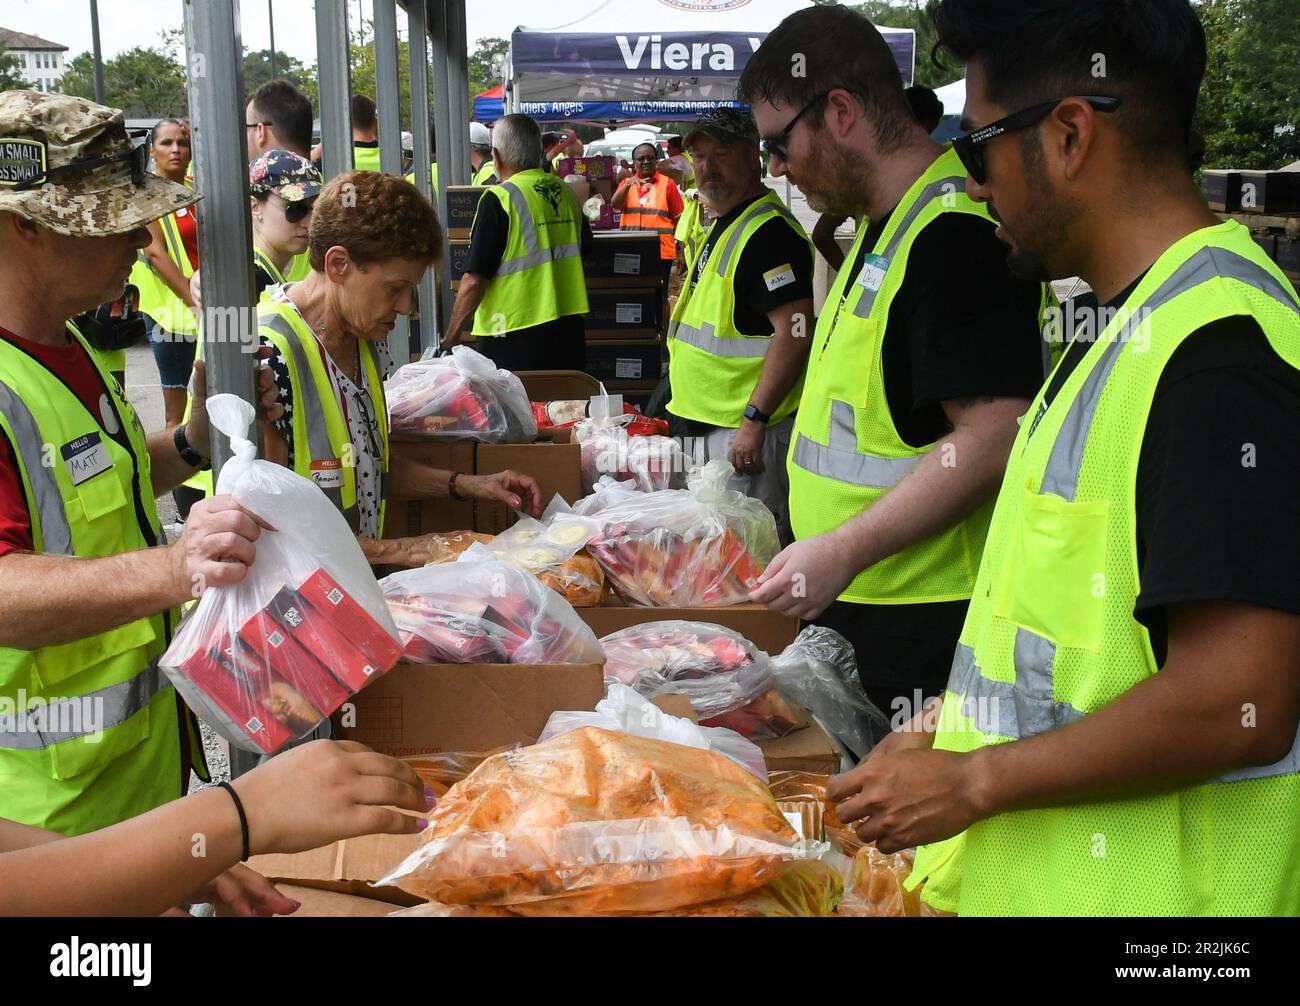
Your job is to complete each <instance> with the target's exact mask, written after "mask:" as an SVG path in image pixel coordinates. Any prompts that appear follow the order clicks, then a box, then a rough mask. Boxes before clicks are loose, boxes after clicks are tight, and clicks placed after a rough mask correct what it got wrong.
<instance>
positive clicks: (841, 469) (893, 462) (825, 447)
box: [793, 401, 921, 489]
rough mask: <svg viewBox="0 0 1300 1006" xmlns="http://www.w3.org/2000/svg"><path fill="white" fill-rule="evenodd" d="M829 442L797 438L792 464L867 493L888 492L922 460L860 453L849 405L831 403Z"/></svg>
mask: <svg viewBox="0 0 1300 1006" xmlns="http://www.w3.org/2000/svg"><path fill="white" fill-rule="evenodd" d="M830 441H831V442H830V443H829V444H819V443H817V441H815V440H812V439H810V438H808V437H806V436H804V435H803V434H802V433H801V434H799V438H798V440H797V441H796V442H795V445H794V455H793V457H794V463H795V464H797V465H798V466H799V467H800V468H803V469H805V470H806V471H810V472H816V473H817V474H818V475H824V476H826V477H827V478H831V479H835V481H837V482H847V483H849V484H850V485H855V486H865V487H867V488H868V489H888V488H890V487H891V486H893V485H896V484H897V483H898V482H899V481H901V480H902V478H903V476H904V475H906V474H907V473H908V472H910V471H911V470H912V469H913V468H915V467H916V466H917V464H918V463H919V462H920V460H921V458H920V457H919V456H917V457H908V458H886V457H881V456H879V455H875V454H863V453H862V452H861V451H859V450H858V431H857V424H856V423H855V421H854V415H853V406H852V405H850V404H849V403H848V402H839V401H832V402H831V436H830Z"/></svg>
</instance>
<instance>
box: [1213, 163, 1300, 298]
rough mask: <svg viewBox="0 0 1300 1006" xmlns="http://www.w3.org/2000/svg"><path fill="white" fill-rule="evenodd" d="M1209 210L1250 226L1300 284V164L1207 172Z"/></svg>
mask: <svg viewBox="0 0 1300 1006" xmlns="http://www.w3.org/2000/svg"><path fill="white" fill-rule="evenodd" d="M1201 188H1202V190H1203V191H1204V193H1205V199H1206V202H1208V203H1209V205H1210V209H1212V210H1215V211H1216V212H1217V213H1219V215H1220V216H1223V217H1231V218H1232V219H1234V220H1238V221H1240V222H1241V223H1243V224H1245V225H1246V226H1247V227H1249V228H1250V230H1251V233H1252V234H1253V235H1254V237H1255V241H1256V242H1257V243H1258V244H1259V246H1260V247H1261V248H1263V249H1264V251H1265V253H1266V254H1267V255H1268V257H1269V258H1271V259H1272V260H1273V261H1274V262H1276V263H1277V264H1278V267H1279V268H1280V269H1281V270H1282V271H1283V272H1285V273H1286V274H1287V276H1288V277H1290V279H1291V280H1292V281H1293V282H1297V283H1300V166H1297V165H1292V166H1291V167H1290V168H1288V169H1286V170H1284V171H1244V170H1243V171H1204V172H1202V173H1201Z"/></svg>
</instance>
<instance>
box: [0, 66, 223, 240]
mask: <svg viewBox="0 0 1300 1006" xmlns="http://www.w3.org/2000/svg"><path fill="white" fill-rule="evenodd" d="M147 157H148V151H147V149H146V148H145V147H144V146H143V145H141V146H139V147H133V145H132V142H131V137H130V136H128V135H127V131H126V123H125V120H124V119H123V118H122V113H121V111H119V110H118V109H116V108H106V107H105V106H103V105H97V104H95V103H94V102H93V101H87V100H86V99H85V98H75V97H72V96H71V95H66V94H45V93H43V92H41V91H3V92H0V212H8V213H16V214H18V215H19V216H21V217H26V218H27V219H28V220H32V221H35V222H36V223H38V224H40V225H41V226H43V227H48V228H49V229H50V230H52V231H55V232H57V233H59V234H67V235H69V236H71V237H85V238H92V237H105V236H107V235H110V234H125V233H127V232H129V231H133V230H135V229H136V228H137V227H140V226H143V225H144V224H147V223H149V222H150V221H151V220H157V219H158V218H159V217H164V216H166V215H167V214H168V213H171V212H172V211H173V210H177V209H180V208H181V207H182V206H190V205H192V204H194V203H196V202H198V200H199V195H198V193H196V192H194V191H192V190H191V189H188V188H186V187H185V186H184V185H178V184H176V183H175V182H170V181H168V180H167V179H165V178H162V177H160V176H158V175H153V174H150V173H149V172H147V171H146V170H145V162H146V159H147Z"/></svg>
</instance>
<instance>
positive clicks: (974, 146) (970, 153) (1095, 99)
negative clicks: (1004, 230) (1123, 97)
mask: <svg viewBox="0 0 1300 1006" xmlns="http://www.w3.org/2000/svg"><path fill="white" fill-rule="evenodd" d="M1079 97H1080V98H1081V99H1082V100H1083V101H1086V102H1087V103H1088V104H1089V105H1091V106H1092V107H1093V108H1095V109H1096V110H1097V111H1099V112H1113V111H1115V109H1117V108H1119V105H1120V99H1119V98H1110V97H1103V96H1100V95H1079ZM1065 100H1066V99H1065V98H1057V99H1055V100H1054V101H1045V102H1043V103H1042V104H1041V105H1034V106H1032V107H1030V108H1025V109H1021V110H1020V111H1019V112H1012V113H1011V114H1010V115H1008V116H1006V117H1005V118H1003V119H998V121H997V122H990V123H989V124H988V125H987V126H984V127H982V128H981V129H976V130H973V131H971V132H969V133H963V134H962V135H961V136H958V137H955V138H954V139H953V141H952V148H953V150H955V151H956V152H957V156H958V157H959V158H961V163H962V165H963V166H964V167H965V168H966V170H967V172H969V173H970V176H971V178H973V179H975V183H976V184H977V185H983V184H984V183H985V181H986V180H987V177H988V171H987V167H986V165H985V163H984V151H983V150H981V149H980V148H981V147H982V146H983V145H984V144H986V143H988V142H989V140H992V139H993V138H995V137H998V136H1001V135H1002V134H1003V133H1011V132H1014V131H1015V130H1017V129H1027V128H1029V127H1030V126H1032V125H1034V124H1035V123H1037V122H1041V121H1042V120H1043V119H1045V118H1046V117H1047V116H1048V114H1049V113H1051V112H1052V111H1053V110H1054V109H1055V108H1056V107H1057V106H1058V105H1060V104H1061V102H1063V101H1065Z"/></svg>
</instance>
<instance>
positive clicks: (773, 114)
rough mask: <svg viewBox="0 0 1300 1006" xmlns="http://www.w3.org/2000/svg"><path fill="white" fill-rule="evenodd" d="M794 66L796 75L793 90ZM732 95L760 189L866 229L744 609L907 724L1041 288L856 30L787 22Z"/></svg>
mask: <svg viewBox="0 0 1300 1006" xmlns="http://www.w3.org/2000/svg"><path fill="white" fill-rule="evenodd" d="M803 53H807V54H808V75H807V76H806V77H804V76H792V75H791V73H790V67H791V65H792V61H797V59H798V57H799V55H800V54H803ZM741 83H742V85H744V86H745V87H746V88H747V90H746V91H745V92H744V93H745V97H744V98H742V99H741V100H745V101H749V100H750V99H751V98H752V99H753V100H752V101H750V104H751V105H752V106H753V108H754V114H755V117H756V118H757V120H758V125H759V130H760V132H761V134H762V135H763V137H765V142H766V147H767V150H768V153H769V155H770V157H771V164H770V168H771V171H772V173H773V175H776V176H780V175H786V176H787V177H788V178H789V179H790V180H791V181H792V182H794V183H795V184H796V185H797V186H799V189H800V190H801V191H802V192H803V193H804V194H805V195H806V196H807V198H808V205H809V207H810V208H811V209H813V210H815V211H818V212H820V211H823V210H825V209H826V208H828V207H836V208H840V209H843V208H848V209H849V210H850V211H851V212H852V213H854V214H855V215H859V216H865V217H866V219H867V220H868V221H870V224H869V226H864V227H863V228H861V230H860V231H859V232H858V235H857V240H856V241H855V243H854V246H853V248H852V250H851V251H850V253H849V255H848V257H847V259H846V261H845V264H844V267H843V268H842V269H841V270H840V272H839V274H838V276H837V277H836V279H835V283H834V284H833V285H832V287H831V289H830V292H829V294H828V296H827V298H826V303H825V304H824V305H823V307H822V309H821V314H820V317H819V318H818V320H817V326H816V328H815V330H814V331H813V333H812V337H811V342H812V348H811V351H810V355H809V358H808V370H807V374H806V375H805V377H804V385H803V396H802V398H801V400H800V403H799V409H798V413H797V418H796V420H795V429H794V432H793V436H792V440H791V446H790V454H789V459H788V462H787V468H788V471H789V477H790V521H791V524H792V526H793V529H794V536H795V538H796V539H797V540H796V541H795V543H794V544H793V545H791V546H789V547H788V548H786V549H785V550H784V551H783V552H782V553H781V554H780V555H778V556H777V557H776V559H775V560H773V562H772V563H771V565H770V566H769V567H768V568H767V570H766V571H765V572H764V574H763V581H764V582H763V583H762V585H761V586H760V588H759V589H758V590H757V591H756V592H755V593H754V595H753V596H754V599H755V600H758V601H761V602H763V603H766V604H769V605H770V606H771V607H773V608H774V609H776V610H778V611H781V612H784V613H787V614H793V615H798V616H799V617H801V618H806V619H815V620H816V621H817V623H818V624H821V625H825V626H827V627H829V628H832V629H834V630H836V631H837V632H840V633H841V634H843V635H844V636H846V637H847V638H848V639H849V641H850V642H852V643H853V645H854V649H855V651H856V653H857V658H858V670H859V676H860V677H861V680H862V683H863V685H864V686H865V688H866V693H867V695H868V697H870V698H871V699H872V701H873V702H875V703H876V705H877V706H879V707H880V709H881V710H882V711H883V712H884V713H885V714H886V715H893V716H900V717H902V719H904V720H905V719H906V718H907V717H908V716H909V715H910V713H908V710H909V709H912V708H914V707H916V706H919V705H920V704H921V703H920V701H918V696H919V699H920V700H924V699H926V698H932V697H934V696H937V695H939V694H940V693H941V692H942V691H943V687H944V684H945V682H946V681H947V677H948V669H949V667H950V666H951V663H952V651H953V648H954V647H955V646H956V643H957V634H958V633H959V632H960V630H961V624H962V621H963V619H964V618H965V614H966V608H967V606H968V604H969V601H970V597H971V592H972V590H973V589H974V583H975V572H976V570H977V569H978V566H979V558H980V553H981V552H982V551H983V548H984V536H985V533H986V531H987V528H988V520H989V514H990V512H991V511H992V507H993V497H994V495H995V493H996V492H997V487H998V484H999V482H1000V481H1001V479H1002V473H1003V471H1004V469H1005V467H1006V461H1007V453H1008V451H1009V450H1010V447H1011V442H1012V440H1013V439H1014V438H1015V435H1016V430H1017V428H1018V427H1017V423H1016V420H1017V418H1018V417H1019V416H1021V415H1023V414H1024V411H1025V409H1026V408H1027V407H1028V405H1029V399H1030V398H1032V397H1033V395H1034V394H1035V393H1036V392H1037V390H1038V388H1039V386H1040V385H1041V384H1042V381H1043V377H1044V370H1045V366H1046V362H1047V358H1048V354H1046V353H1045V352H1044V350H1043V342H1042V338H1041V331H1040V325H1039V314H1040V310H1041V307H1042V303H1043V300H1044V297H1045V292H1044V288H1043V286H1042V285H1041V284H1039V283H1035V282H1023V281H1020V280H1017V279H1015V278H1014V277H1013V276H1012V275H1011V272H1010V270H1009V269H1008V268H1007V264H1006V258H1005V256H1004V255H1003V254H1002V246H1001V245H1000V244H999V242H998V240H997V238H996V237H995V234H994V232H995V225H994V223H993V221H992V220H991V219H990V217H989V215H988V212H987V211H986V210H985V209H984V208H983V207H982V206H979V205H978V204H976V203H975V202H973V201H972V200H970V199H969V198H967V196H966V193H965V188H966V174H965V169H964V168H962V166H961V162H960V161H959V160H958V159H957V156H956V154H954V153H953V152H952V150H950V149H945V148H944V147H942V146H940V145H939V144H937V143H935V142H934V141H933V140H932V139H930V137H929V135H928V134H926V133H925V132H924V131H923V130H922V128H921V126H920V125H919V124H918V123H917V122H916V120H915V119H914V118H913V117H912V114H911V111H910V110H909V108H908V106H907V102H906V100H905V99H904V97H903V86H902V81H901V79H900V76H899V73H898V68H897V65H896V63H895V61H894V57H893V55H892V53H891V51H890V49H889V46H888V45H887V44H886V43H885V41H884V39H883V38H882V37H881V35H880V33H879V32H878V31H877V30H876V29H875V28H874V27H873V26H872V25H871V23H870V22H869V21H867V19H866V18H865V17H862V16H861V15H858V14H856V13H854V12H853V11H852V10H850V9H848V8H846V7H842V6H828V7H809V8H807V9H805V10H802V11H799V12H797V13H795V14H792V15H791V16H790V17H788V18H787V19H786V20H785V21H783V22H782V23H781V26H780V27H779V28H778V29H777V30H776V31H774V32H773V33H772V34H770V35H768V36H767V38H766V40H765V41H764V44H763V45H762V46H761V47H760V48H759V50H758V52H756V53H755V54H754V56H753V57H752V58H751V59H750V61H749V63H748V64H747V66H746V68H745V71H744V74H743V76H742V80H741ZM855 753H857V754H865V752H855Z"/></svg>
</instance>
